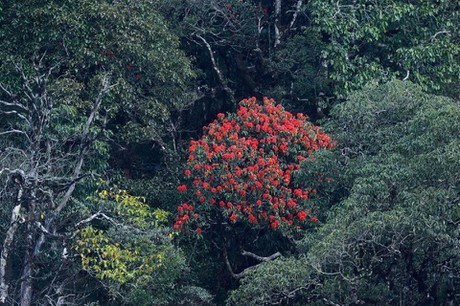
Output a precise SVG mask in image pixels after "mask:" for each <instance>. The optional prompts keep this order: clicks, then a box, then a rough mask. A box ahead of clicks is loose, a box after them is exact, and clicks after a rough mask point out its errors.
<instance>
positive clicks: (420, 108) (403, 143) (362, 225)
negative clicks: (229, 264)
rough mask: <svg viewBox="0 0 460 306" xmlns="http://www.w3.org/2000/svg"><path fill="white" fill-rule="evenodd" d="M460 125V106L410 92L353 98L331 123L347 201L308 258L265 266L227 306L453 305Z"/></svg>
mask: <svg viewBox="0 0 460 306" xmlns="http://www.w3.org/2000/svg"><path fill="white" fill-rule="evenodd" d="M459 123H460V109H459V107H458V105H457V104H456V103H455V102H454V101H452V100H449V99H447V98H443V97H436V96H432V95H427V94H424V93H423V92H422V91H421V90H420V88H419V87H417V86H415V85H413V84H411V83H403V82H391V83H388V84H385V85H381V86H376V85H371V86H368V87H366V88H365V89H364V90H363V91H360V92H357V93H354V94H353V95H351V96H350V98H349V100H348V101H347V102H346V103H344V104H342V105H340V106H338V107H336V108H335V109H334V121H333V122H332V123H331V128H333V130H334V131H335V136H336V137H337V139H338V144H339V146H340V147H341V153H342V154H340V155H337V157H336V158H337V159H338V160H340V163H339V164H338V165H340V164H342V165H343V166H342V167H341V168H340V169H341V171H339V172H337V173H339V175H338V176H336V179H339V180H340V181H341V183H340V184H338V185H337V189H336V192H340V190H341V189H345V190H347V195H346V196H344V197H343V199H342V201H341V202H340V203H339V204H338V205H336V206H335V207H334V208H333V209H332V211H331V213H330V217H329V218H327V219H325V220H323V222H324V223H323V225H322V226H321V227H320V228H319V229H318V232H317V233H313V234H308V235H307V236H306V237H305V238H304V239H303V240H302V241H301V242H300V243H298V249H299V250H300V251H301V253H304V255H302V256H300V257H299V258H289V259H286V260H283V261H276V262H271V263H267V264H264V265H261V266H260V267H259V268H258V269H257V270H256V271H255V272H254V273H253V274H252V275H250V276H249V277H247V278H246V279H244V280H243V282H242V286H241V287H240V288H239V289H238V290H236V291H233V292H232V294H231V296H230V298H229V300H228V303H229V304H238V303H242V302H244V303H248V304H250V305H259V304H263V303H268V302H270V303H272V302H280V301H283V300H284V301H289V302H290V303H292V304H296V303H298V304H300V305H302V304H306V303H309V304H312V305H322V304H323V303H325V302H328V303H329V302H332V303H335V304H346V305H350V304H356V303H368V304H378V305H394V304H400V303H403V304H407V305H421V304H433V305H444V304H449V303H454V304H455V302H454V301H456V300H457V299H458V296H455V288H456V287H458V285H459V283H458V275H459V272H460V266H459V265H458V263H459V259H460V258H459V254H458V249H457V248H458V234H459V232H458V227H457V226H456V224H458V220H459V218H460V215H459V214H458V196H459V187H460V181H459V177H458V173H459V172H460V163H459V160H460V150H459V148H460V146H459V144H460V143H459V139H460V137H459V136H460V135H459V131H460V125H459ZM254 297H258V298H256V299H255V298H254ZM457 302H458V301H457Z"/></svg>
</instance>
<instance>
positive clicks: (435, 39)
mask: <svg viewBox="0 0 460 306" xmlns="http://www.w3.org/2000/svg"><path fill="white" fill-rule="evenodd" d="M309 5H310V8H309V9H310V10H311V13H312V17H313V20H314V24H315V25H317V26H318V27H319V30H320V31H321V32H322V33H324V35H325V36H326V37H327V40H328V44H327V47H326V48H325V49H324V50H323V59H324V61H325V63H327V65H328V66H329V67H330V72H331V74H330V77H331V78H332V79H333V80H334V81H335V82H336V87H335V92H336V93H337V94H338V95H339V96H341V97H344V96H346V94H348V93H349V92H350V91H351V90H354V89H357V88H361V87H362V86H363V85H365V84H366V83H367V82H368V81H370V80H379V81H385V80H389V79H391V78H392V77H399V78H405V77H407V78H408V79H410V80H412V81H413V82H416V83H418V84H421V85H423V86H424V87H425V88H428V89H430V90H436V91H440V90H442V89H444V88H445V85H446V84H449V83H451V82H456V83H458V81H459V79H460V75H459V71H460V63H459V55H460V48H459V44H458V39H459V36H458V30H457V29H458V27H459V20H460V19H459V10H458V5H459V2H458V1H451V0H442V1H435V0H430V1H425V0H420V1H418V0H417V1H409V0H397V1H394V0H384V1H367V0H359V1H334V0H327V1H322V0H318V1H311V2H310V4H309Z"/></svg>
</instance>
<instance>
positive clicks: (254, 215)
mask: <svg viewBox="0 0 460 306" xmlns="http://www.w3.org/2000/svg"><path fill="white" fill-rule="evenodd" d="M203 131H204V134H203V136H202V137H201V138H200V139H198V140H196V141H191V143H190V146H189V152H190V154H189V158H188V161H187V164H188V168H189V169H193V171H191V170H185V172H184V174H185V176H186V177H189V179H188V186H189V188H190V191H189V192H187V186H186V185H181V186H179V187H178V190H179V191H181V192H186V197H187V200H188V201H189V202H190V203H195V204H196V210H197V211H196V213H195V212H194V213H193V214H191V211H193V207H192V206H191V205H188V204H186V203H184V204H182V205H181V206H179V208H180V209H179V208H178V215H177V219H176V223H175V225H174V229H179V230H181V231H183V230H185V229H186V228H189V229H190V228H191V227H193V226H197V225H203V224H204V223H208V224H210V223H211V224H212V223H215V222H216V220H214V219H212V218H215V216H218V215H219V214H220V215H223V217H224V218H228V220H230V222H232V223H235V222H249V223H250V224H252V225H253V226H258V227H261V226H269V227H271V228H272V229H279V228H289V227H291V226H292V228H294V229H296V228H301V227H302V225H303V224H304V223H305V222H306V221H307V220H308V215H309V214H310V213H311V210H310V209H309V203H310V202H309V197H311V195H315V194H316V192H317V191H316V190H315V189H311V188H305V186H294V185H293V180H292V175H293V174H295V172H296V171H297V170H299V169H300V163H301V162H302V163H304V164H306V163H307V162H308V161H309V160H311V158H312V156H311V155H312V154H313V153H314V152H315V151H317V150H320V149H329V148H332V147H333V146H334V143H333V142H332V141H331V139H330V137H329V136H328V135H326V134H325V133H323V132H322V131H321V130H320V129H319V127H317V126H313V125H312V124H311V123H309V122H308V121H307V117H306V116H305V115H303V114H296V115H293V114H291V113H289V112H287V111H285V110H284V109H283V108H282V106H281V105H280V104H275V102H274V101H273V99H268V98H264V100H263V103H262V104H261V103H258V102H257V101H256V98H250V99H244V100H243V101H242V102H241V103H240V107H239V109H238V110H237V112H236V113H234V114H227V115H225V114H223V113H219V114H217V119H216V120H214V121H213V122H212V123H211V124H209V125H208V126H206V127H204V128H203ZM216 203H218V205H214V204H216ZM210 211H213V213H210ZM187 213H189V214H191V216H193V218H192V219H191V218H190V217H189V216H188V214H187ZM198 214H199V215H200V218H197V217H195V215H198ZM211 216H212V217H211ZM310 220H311V221H312V222H317V221H318V219H317V218H316V217H312V218H311V219H310ZM198 229H200V228H199V227H198V228H197V229H196V230H195V231H196V232H198ZM200 232H201V229H200Z"/></svg>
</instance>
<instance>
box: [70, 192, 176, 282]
mask: <svg viewBox="0 0 460 306" xmlns="http://www.w3.org/2000/svg"><path fill="white" fill-rule="evenodd" d="M90 199H91V200H94V201H95V202H96V203H97V204H98V205H99V206H100V208H104V211H105V210H108V212H107V213H105V214H106V215H108V214H109V215H110V216H109V218H111V219H112V220H113V221H111V222H109V221H108V220H106V221H107V222H109V224H110V225H114V224H113V223H114V222H116V224H115V225H116V227H117V231H118V230H126V231H128V232H132V233H133V235H134V238H133V239H125V238H126V237H123V236H118V235H114V234H113V233H112V232H109V229H110V227H109V229H105V230H103V229H97V228H94V227H92V226H87V227H85V228H83V229H81V230H79V233H78V239H77V241H76V243H75V247H74V250H75V251H76V252H77V254H78V255H79V256H80V258H81V265H82V268H83V269H84V270H86V271H88V272H90V273H91V274H93V275H95V276H96V277H97V278H99V279H100V280H104V281H111V282H114V283H117V284H120V285H121V284H125V283H127V282H134V283H136V284H140V283H142V282H145V281H147V280H149V279H150V278H151V277H152V274H153V273H154V272H155V271H156V269H158V268H160V267H161V266H162V265H163V261H164V259H165V252H167V251H168V250H169V248H168V247H167V246H166V245H165V244H164V242H165V240H166V241H168V240H170V239H171V237H172V236H171V235H169V236H167V234H166V232H165V231H161V230H162V229H163V230H164V226H165V224H166V221H167V218H168V214H169V213H168V212H166V211H164V210H161V209H155V210H152V209H150V207H149V206H148V205H147V204H146V203H145V198H143V197H138V196H133V195H130V194H129V193H128V192H127V191H126V190H106V189H103V190H101V191H99V192H98V194H97V197H92V198H90ZM105 219H107V218H105ZM105 219H104V220H105ZM118 227H120V228H118ZM155 229H157V230H160V235H161V240H162V241H163V242H158V243H154V242H153V241H150V240H149V235H148V232H149V231H152V230H153V231H154V230H155ZM115 232H116V231H115ZM122 239H123V241H121V240H122Z"/></svg>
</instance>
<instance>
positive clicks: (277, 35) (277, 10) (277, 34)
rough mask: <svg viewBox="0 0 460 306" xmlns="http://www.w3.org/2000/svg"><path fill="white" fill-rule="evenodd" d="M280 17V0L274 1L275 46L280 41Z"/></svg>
mask: <svg viewBox="0 0 460 306" xmlns="http://www.w3.org/2000/svg"><path fill="white" fill-rule="evenodd" d="M280 18H281V0H276V1H275V43H274V47H275V48H276V47H277V46H278V45H279V44H280V43H281V31H280V26H279V23H280Z"/></svg>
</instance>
